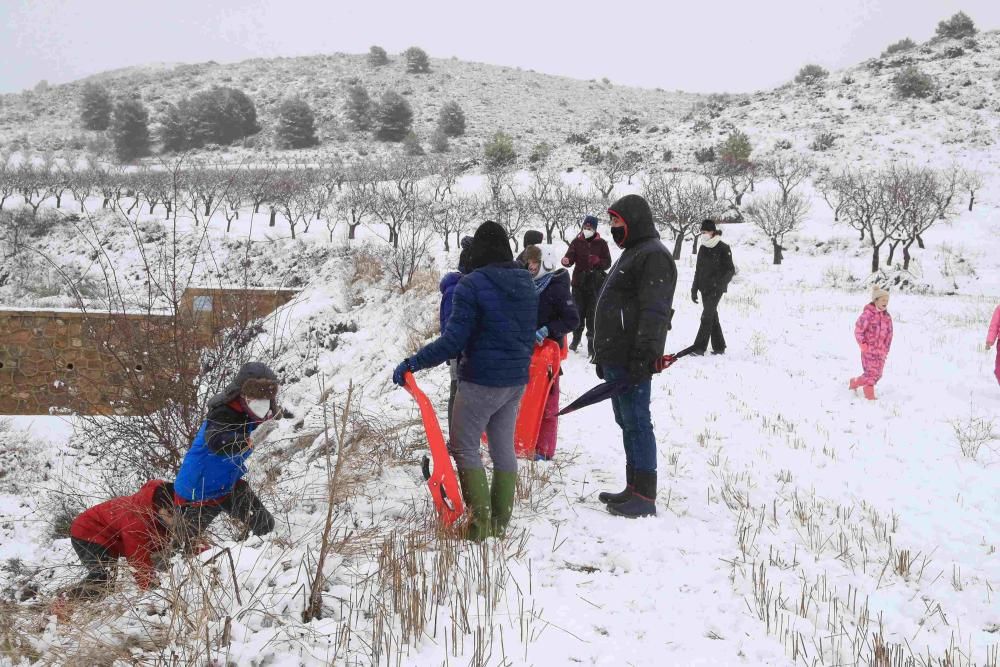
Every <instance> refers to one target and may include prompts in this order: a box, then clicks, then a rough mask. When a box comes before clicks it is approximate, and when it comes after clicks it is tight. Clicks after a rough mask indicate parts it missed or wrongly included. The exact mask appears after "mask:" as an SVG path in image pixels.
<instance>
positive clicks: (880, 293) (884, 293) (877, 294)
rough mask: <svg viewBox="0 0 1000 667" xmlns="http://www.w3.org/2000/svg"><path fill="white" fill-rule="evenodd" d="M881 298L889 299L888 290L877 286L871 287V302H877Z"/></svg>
mask: <svg viewBox="0 0 1000 667" xmlns="http://www.w3.org/2000/svg"><path fill="white" fill-rule="evenodd" d="M882 297H885V298H886V299H888V298H889V290H886V289H882V288H881V287H879V286H878V285H872V302H873V303H874V302H875V301H878V300H879V299H881V298H882Z"/></svg>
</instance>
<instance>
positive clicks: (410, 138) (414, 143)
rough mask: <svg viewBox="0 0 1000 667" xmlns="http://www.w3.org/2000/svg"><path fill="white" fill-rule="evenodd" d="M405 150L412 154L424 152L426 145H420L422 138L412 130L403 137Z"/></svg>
mask: <svg viewBox="0 0 1000 667" xmlns="http://www.w3.org/2000/svg"><path fill="white" fill-rule="evenodd" d="M403 152H404V153H406V154H407V155H410V156H417V155H423V154H424V147H423V146H421V145H420V139H419V138H418V137H417V135H416V134H415V133H414V132H413V131H412V130H411V131H410V132H407V133H406V136H405V137H403Z"/></svg>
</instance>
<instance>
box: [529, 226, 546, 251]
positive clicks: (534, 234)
mask: <svg viewBox="0 0 1000 667" xmlns="http://www.w3.org/2000/svg"><path fill="white" fill-rule="evenodd" d="M544 240H545V237H544V236H542V233H541V232H540V231H538V230H537V229H529V230H528V231H526V232H525V233H524V247H525V248H527V247H528V246H533V245H538V244H539V243H541V242H542V241H544Z"/></svg>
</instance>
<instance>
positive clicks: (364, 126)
mask: <svg viewBox="0 0 1000 667" xmlns="http://www.w3.org/2000/svg"><path fill="white" fill-rule="evenodd" d="M372 112H373V109H372V99H371V98H370V97H369V96H368V91H367V90H365V89H364V87H363V86H351V87H350V88H348V89H347V102H346V103H345V105H344V114H345V115H346V116H347V124H348V125H349V126H350V127H351V129H352V130H354V131H356V132H365V131H367V130H370V129H372Z"/></svg>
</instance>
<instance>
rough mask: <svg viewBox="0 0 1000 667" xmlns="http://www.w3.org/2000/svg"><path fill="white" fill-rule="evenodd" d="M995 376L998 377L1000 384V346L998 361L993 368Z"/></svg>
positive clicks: (999, 347)
mask: <svg viewBox="0 0 1000 667" xmlns="http://www.w3.org/2000/svg"><path fill="white" fill-rule="evenodd" d="M993 375H995V376H996V378H997V382H1000V345H997V361H996V364H994V366H993Z"/></svg>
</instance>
